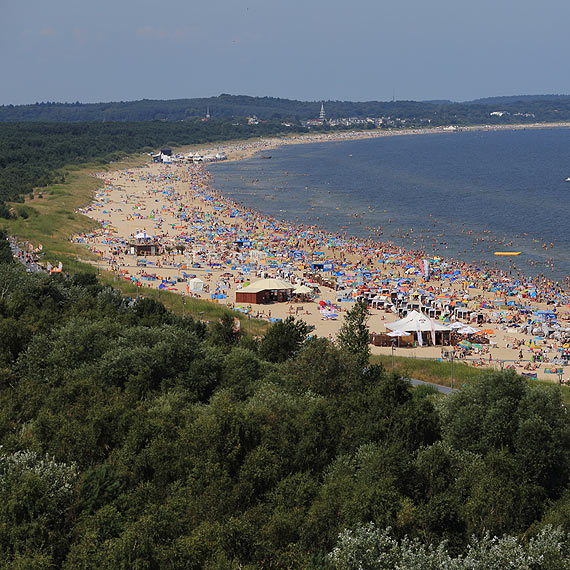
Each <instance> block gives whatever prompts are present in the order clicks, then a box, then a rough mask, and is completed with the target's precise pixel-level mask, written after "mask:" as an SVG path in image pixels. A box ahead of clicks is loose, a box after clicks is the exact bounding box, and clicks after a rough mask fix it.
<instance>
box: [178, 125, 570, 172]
mask: <svg viewBox="0 0 570 570" xmlns="http://www.w3.org/2000/svg"><path fill="white" fill-rule="evenodd" d="M554 128H561V129H563V128H570V122H561V123H529V124H512V125H469V126H460V127H456V128H455V129H454V130H451V129H450V126H447V127H426V128H422V129H417V128H416V129H387V130H378V129H375V130H369V131H368V130H366V131H334V132H331V133H315V134H311V133H306V134H305V133H303V134H299V135H290V136H289V135H286V136H280V137H271V138H264V137H260V140H257V141H253V142H252V139H244V140H242V141H231V142H230V143H228V144H227V145H226V144H224V143H220V144H218V145H216V146H211V145H199V146H200V147H204V148H205V149H207V150H208V151H210V152H213V151H216V152H218V151H224V150H226V151H227V160H226V161H224V162H236V161H239V160H246V159H248V158H251V157H253V156H254V155H255V154H257V153H258V152H261V151H265V150H273V149H275V148H278V147H280V146H285V145H291V144H294V145H296V144H311V143H326V142H339V141H344V140H360V139H373V138H385V137H392V136H410V135H428V134H429V135H435V134H453V133H459V132H478V131H519V130H526V129H529V130H530V129H532V130H540V129H554ZM188 148H190V147H184V149H185V150H187V149H188ZM192 148H195V147H192ZM215 164H216V163H211V165H215Z"/></svg>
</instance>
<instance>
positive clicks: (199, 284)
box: [188, 277, 204, 291]
mask: <svg viewBox="0 0 570 570" xmlns="http://www.w3.org/2000/svg"><path fill="white" fill-rule="evenodd" d="M203 289H204V282H203V281H202V280H201V279H200V278H199V277H194V279H190V280H189V281H188V291H203Z"/></svg>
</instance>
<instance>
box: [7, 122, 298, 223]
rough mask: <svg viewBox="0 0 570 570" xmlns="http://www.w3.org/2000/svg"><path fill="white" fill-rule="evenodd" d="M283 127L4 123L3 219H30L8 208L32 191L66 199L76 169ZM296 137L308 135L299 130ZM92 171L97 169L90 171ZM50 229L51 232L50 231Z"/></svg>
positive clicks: (268, 132)
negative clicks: (48, 188) (48, 189)
mask: <svg viewBox="0 0 570 570" xmlns="http://www.w3.org/2000/svg"><path fill="white" fill-rule="evenodd" d="M283 130H284V127H283V126H281V124H280V123H279V122H276V121H270V122H267V123H265V124H263V125H258V126H255V127H254V126H249V125H247V123H246V122H244V123H243V124H241V123H236V122H232V121H227V120H226V121H220V120H218V121H214V120H213V121H208V122H202V121H197V120H189V121H184V122H180V121H179V122H165V121H149V122H144V123H0V218H2V217H3V218H10V217H14V216H15V215H16V216H18V217H21V218H26V219H28V218H29V217H30V216H32V217H33V215H34V214H33V211H32V210H31V209H28V210H25V209H22V208H18V207H17V208H15V212H14V211H10V209H9V208H8V207H7V206H6V204H5V202H13V201H19V202H22V201H23V199H24V196H26V195H30V194H31V193H32V192H33V191H34V189H38V188H43V187H46V186H48V185H54V184H57V185H61V186H56V187H55V188H53V187H52V190H51V192H52V196H54V195H55V196H57V195H58V193H59V194H62V193H63V194H64V193H65V188H66V186H65V184H64V183H65V182H66V181H67V180H68V179H69V176H70V173H71V172H73V170H72V167H73V166H75V167H78V166H81V165H85V164H86V163H88V162H94V163H96V165H97V164H98V165H99V168H101V167H102V165H105V164H107V163H108V162H109V161H118V160H124V159H125V158H126V157H127V156H128V155H131V154H133V153H137V152H145V151H150V150H153V149H154V150H156V149H157V148H159V147H161V146H164V145H169V146H175V147H176V146H184V145H191V144H194V145H195V144H204V143H208V142H212V141H227V140H231V139H245V138H250V137H253V136H255V137H258V136H262V135H268V136H269V135H275V134H279V133H281V132H283ZM297 130H298V131H303V130H304V129H301V128H298V129H297ZM92 168H96V166H95V167H93V166H92ZM46 229H48V230H49V229H50V228H46Z"/></svg>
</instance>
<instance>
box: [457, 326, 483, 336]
mask: <svg viewBox="0 0 570 570" xmlns="http://www.w3.org/2000/svg"><path fill="white" fill-rule="evenodd" d="M457 332H459V333H460V334H475V333H478V332H479V329H476V328H474V327H470V326H469V325H467V326H466V327H463V328H461V329H459V330H458V331H457Z"/></svg>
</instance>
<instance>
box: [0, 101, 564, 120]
mask: <svg viewBox="0 0 570 570" xmlns="http://www.w3.org/2000/svg"><path fill="white" fill-rule="evenodd" d="M324 103H325V109H326V113H327V116H328V117H329V118H338V117H360V118H365V117H391V118H393V119H400V120H404V121H406V122H408V123H410V124H422V123H424V124H425V123H426V122H427V121H431V123H432V124H434V125H444V124H484V123H489V122H492V123H496V122H499V123H505V122H507V123H509V122H525V121H534V120H536V121H567V120H568V119H570V96H568V95H544V96H530V97H529V96H520V97H494V98H489V99H479V100H477V101H471V102H464V103H454V102H452V101H431V102H430V101H425V102H424V101H362V102H352V101H325V102H324ZM320 107H321V101H296V100H291V99H280V98H277V97H250V96H247V95H228V94H222V95H219V96H218V97H207V98H198V99H172V100H168V101H160V100H149V99H144V100H142V101H121V102H108V103H50V102H47V103H36V104H34V105H15V106H14V105H5V106H0V122H5V121H55V122H81V121H100V122H101V121H106V122H110V121H111V122H125V121H126V122H135V121H185V120H188V119H192V118H196V117H204V116H205V114H206V110H207V109H208V108H209V109H210V113H211V115H212V117H215V118H216V119H220V118H222V119H231V118H233V117H246V116H248V115H256V116H257V117H259V118H260V119H263V120H279V121H280V120H283V121H287V122H289V123H291V122H296V121H299V120H300V119H313V118H316V117H318V116H319V111H320ZM495 107H498V108H495ZM492 111H506V112H507V113H509V114H505V115H503V116H502V117H490V116H489V113H490V112H492ZM517 114H518V115H517ZM525 115H534V116H525Z"/></svg>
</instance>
